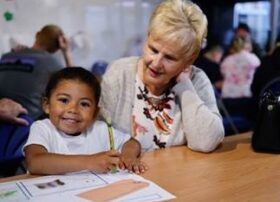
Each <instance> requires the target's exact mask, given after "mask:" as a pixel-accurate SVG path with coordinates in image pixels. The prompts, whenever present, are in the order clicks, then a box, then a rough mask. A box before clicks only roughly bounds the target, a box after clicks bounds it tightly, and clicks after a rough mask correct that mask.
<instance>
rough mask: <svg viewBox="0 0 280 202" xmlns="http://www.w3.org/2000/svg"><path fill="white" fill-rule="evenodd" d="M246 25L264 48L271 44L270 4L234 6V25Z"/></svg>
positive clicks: (252, 3) (238, 4)
mask: <svg viewBox="0 0 280 202" xmlns="http://www.w3.org/2000/svg"><path fill="white" fill-rule="evenodd" d="M240 22H242V23H246V24H248V25H249V27H250V29H251V34H252V37H253V38H254V39H255V40H256V42H258V43H259V45H260V46H261V47H262V48H266V45H267V43H269V41H268V40H269V32H270V30H271V27H270V2H268V1H261V2H247V3H237V4H235V6H234V20H233V25H234V27H237V26H238V24H239V23H240Z"/></svg>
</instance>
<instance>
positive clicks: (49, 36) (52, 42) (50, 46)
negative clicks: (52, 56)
mask: <svg viewBox="0 0 280 202" xmlns="http://www.w3.org/2000/svg"><path fill="white" fill-rule="evenodd" d="M62 35H63V31H62V29H61V28H60V27H59V26H57V25H52V24H50V25H46V26H44V27H43V28H42V29H41V30H40V31H39V32H37V35H36V41H37V42H38V43H39V44H40V45H41V46H43V47H44V48H45V49H46V50H47V51H48V52H51V53H52V52H55V51H57V50H58V49H59V37H60V36H62Z"/></svg>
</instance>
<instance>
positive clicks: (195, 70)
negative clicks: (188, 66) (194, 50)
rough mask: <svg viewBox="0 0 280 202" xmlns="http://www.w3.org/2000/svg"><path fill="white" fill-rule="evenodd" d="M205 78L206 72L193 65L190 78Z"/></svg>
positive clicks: (194, 79) (193, 79) (195, 79)
mask: <svg viewBox="0 0 280 202" xmlns="http://www.w3.org/2000/svg"><path fill="white" fill-rule="evenodd" d="M205 79H208V77H207V75H206V73H205V72H204V71H203V70H202V69H200V68H199V67H196V66H194V65H193V66H192V76H191V80H192V81H197V80H205Z"/></svg>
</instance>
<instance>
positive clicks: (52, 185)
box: [34, 179, 65, 189]
mask: <svg viewBox="0 0 280 202" xmlns="http://www.w3.org/2000/svg"><path fill="white" fill-rule="evenodd" d="M34 185H35V186H36V187H38V188H39V189H49V188H55V187H59V186H63V185H65V183H64V182H62V181H61V180H60V179H56V180H54V181H51V182H45V183H39V184H34Z"/></svg>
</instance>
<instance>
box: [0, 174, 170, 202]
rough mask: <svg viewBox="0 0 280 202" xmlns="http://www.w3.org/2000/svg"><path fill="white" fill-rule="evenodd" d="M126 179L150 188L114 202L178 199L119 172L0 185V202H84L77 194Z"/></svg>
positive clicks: (55, 177) (135, 176)
mask: <svg viewBox="0 0 280 202" xmlns="http://www.w3.org/2000/svg"><path fill="white" fill-rule="evenodd" d="M124 179H134V180H138V181H145V182H148V183H149V186H148V187H146V188H143V189H141V190H138V191H135V192H133V193H130V194H127V195H125V196H123V197H120V198H118V199H116V200H114V202H145V201H164V200H169V199H173V198H175V196H174V195H172V194H170V193H169V192H167V191H165V190H164V189H162V188H161V187H159V186H158V185H156V184H155V183H153V182H151V181H149V180H146V179H144V178H143V177H141V176H139V175H136V174H132V173H128V172H127V171H120V172H118V173H114V174H96V173H93V172H87V171H84V172H79V173H71V174H67V175H49V176H44V177H37V178H31V179H26V180H19V181H14V182H8V183H0V202H2V201H5V202H6V201H7V202H16V201H40V202H44V201H52V202H56V201H57V202H64V201H65V202H66V201H71V202H72V201H74V202H75V201H77V202H83V201H84V202H85V201H88V200H86V199H83V198H81V197H79V196H77V194H79V193H82V192H85V191H87V190H92V189H94V188H99V187H103V186H106V185H108V184H110V183H113V182H117V181H120V180H124ZM1 194H2V195H1ZM5 194H6V195H5Z"/></svg>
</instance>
